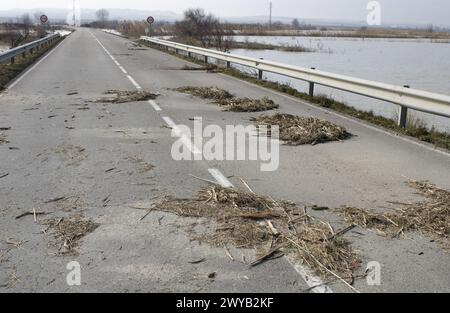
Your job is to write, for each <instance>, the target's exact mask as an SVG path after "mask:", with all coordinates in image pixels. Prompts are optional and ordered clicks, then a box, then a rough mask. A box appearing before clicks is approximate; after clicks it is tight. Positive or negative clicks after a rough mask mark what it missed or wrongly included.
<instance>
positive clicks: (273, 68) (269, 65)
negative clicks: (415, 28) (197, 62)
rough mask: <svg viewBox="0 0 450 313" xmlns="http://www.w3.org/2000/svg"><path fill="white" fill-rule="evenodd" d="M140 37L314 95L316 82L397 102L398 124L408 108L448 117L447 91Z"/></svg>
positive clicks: (448, 97) (449, 108) (449, 99)
mask: <svg viewBox="0 0 450 313" xmlns="http://www.w3.org/2000/svg"><path fill="white" fill-rule="evenodd" d="M141 40H143V41H147V42H150V43H152V44H155V45H159V46H160V47H166V48H167V49H168V48H173V49H175V51H176V52H177V53H178V51H179V50H182V51H186V52H187V53H188V55H189V56H192V54H193V53H194V54H198V55H201V56H203V57H205V62H206V63H208V57H211V58H215V59H217V60H222V61H225V62H227V67H230V66H231V63H235V64H239V65H244V66H248V67H251V68H254V69H257V70H258V71H259V75H258V76H259V79H262V76H263V75H262V74H263V72H270V73H275V74H280V75H284V76H288V77H291V78H296V79H299V80H303V81H306V82H309V94H310V96H313V95H314V84H318V85H322V86H326V87H331V88H335V89H339V90H343V91H348V92H351V93H355V94H358V95H362V96H366V97H370V98H374V99H378V100H383V101H387V102H391V103H394V104H397V105H399V106H400V110H399V121H398V124H399V126H401V127H406V121H407V111H408V108H409V109H413V110H416V111H421V112H425V113H430V114H434V115H439V116H444V117H450V96H447V95H442V94H436V93H431V92H427V91H422V90H417V89H411V88H409V86H404V87H401V86H396V85H390V84H385V83H380V82H374V81H369V80H364V79H360V78H354V77H349V76H344V75H338V74H333V73H328V72H323V71H318V70H315V69H307V68H302V67H298V66H293V65H288V64H283V63H277V62H272V61H266V60H262V59H255V58H250V57H245V56H239V55H235V54H230V53H224V52H220V51H215V50H210V49H204V48H199V47H194V46H189V45H184V44H180V43H176V42H171V41H167V40H162V39H156V38H152V37H146V36H142V37H141Z"/></svg>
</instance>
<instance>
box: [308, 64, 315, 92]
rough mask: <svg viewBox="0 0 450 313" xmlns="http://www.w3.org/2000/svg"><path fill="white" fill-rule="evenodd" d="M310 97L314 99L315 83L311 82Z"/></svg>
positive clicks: (313, 68)
mask: <svg viewBox="0 0 450 313" xmlns="http://www.w3.org/2000/svg"><path fill="white" fill-rule="evenodd" d="M311 69H312V70H315V69H316V68H315V67H311ZM309 96H310V97H311V98H312V97H314V83H313V82H309Z"/></svg>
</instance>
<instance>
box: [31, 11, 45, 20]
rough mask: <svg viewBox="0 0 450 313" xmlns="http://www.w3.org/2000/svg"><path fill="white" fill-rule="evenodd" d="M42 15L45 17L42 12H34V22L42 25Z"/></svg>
mask: <svg viewBox="0 0 450 313" xmlns="http://www.w3.org/2000/svg"><path fill="white" fill-rule="evenodd" d="M42 15H44V12H42V11H36V12H34V14H33V17H34V22H35V23H40V22H41V16H42Z"/></svg>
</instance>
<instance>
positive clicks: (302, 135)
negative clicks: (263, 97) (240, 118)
mask: <svg viewBox="0 0 450 313" xmlns="http://www.w3.org/2000/svg"><path fill="white" fill-rule="evenodd" d="M252 122H253V123H254V124H255V125H257V126H262V125H267V126H269V127H270V126H272V125H278V126H279V131H280V138H279V139H281V140H283V141H285V142H286V143H287V144H289V145H295V146H297V145H305V144H312V145H316V144H319V143H324V142H328V141H341V140H344V139H347V138H349V137H350V134H349V133H348V132H347V130H346V129H345V128H344V127H341V126H338V125H335V124H333V123H331V122H328V121H324V120H321V119H318V118H314V117H303V116H295V115H290V114H275V115H270V116H268V115H262V116H259V117H256V118H253V119H252Z"/></svg>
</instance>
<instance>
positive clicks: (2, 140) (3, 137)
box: [0, 133, 9, 145]
mask: <svg viewBox="0 0 450 313" xmlns="http://www.w3.org/2000/svg"><path fill="white" fill-rule="evenodd" d="M7 143H9V141H8V139H6V135H5V134H3V133H0V145H3V144H7Z"/></svg>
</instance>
